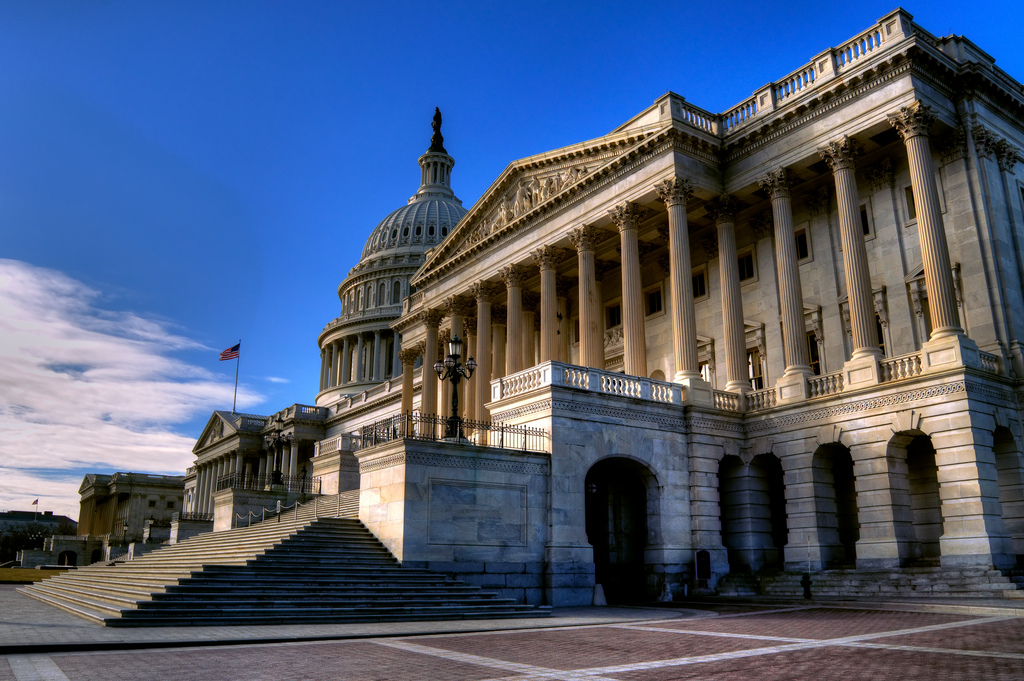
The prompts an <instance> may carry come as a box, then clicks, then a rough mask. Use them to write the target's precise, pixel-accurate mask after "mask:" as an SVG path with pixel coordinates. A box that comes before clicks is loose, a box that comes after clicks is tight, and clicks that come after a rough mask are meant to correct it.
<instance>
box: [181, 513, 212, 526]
mask: <svg viewBox="0 0 1024 681" xmlns="http://www.w3.org/2000/svg"><path fill="white" fill-rule="evenodd" d="M171 520H172V521H174V520H197V521H200V522H204V523H212V522H213V514H212V513H196V512H195V511H181V512H179V513H175V514H173V515H172V516H171Z"/></svg>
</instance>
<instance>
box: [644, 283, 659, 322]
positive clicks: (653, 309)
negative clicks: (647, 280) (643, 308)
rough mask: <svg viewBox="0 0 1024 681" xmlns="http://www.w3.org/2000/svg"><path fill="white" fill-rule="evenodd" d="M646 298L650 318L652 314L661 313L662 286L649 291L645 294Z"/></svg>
mask: <svg viewBox="0 0 1024 681" xmlns="http://www.w3.org/2000/svg"><path fill="white" fill-rule="evenodd" d="M645 298H646V299H647V316H648V317H649V316H651V315H652V314H657V313H659V312H661V310H662V306H661V286H659V287H658V288H656V289H653V290H651V291H647V292H646V294H645Z"/></svg>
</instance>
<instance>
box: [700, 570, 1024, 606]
mask: <svg viewBox="0 0 1024 681" xmlns="http://www.w3.org/2000/svg"><path fill="white" fill-rule="evenodd" d="M802 577H803V573H800V572H774V573H771V572H765V573H759V574H757V575H752V574H749V573H737V574H735V575H734V574H730V575H727V576H726V577H724V578H722V580H720V581H719V583H718V588H717V592H718V595H720V596H767V597H770V598H803V595H804V588H803V585H802V584H801V582H800V580H801V578H802ZM811 595H812V597H814V598H865V597H883V598H884V597H893V598H906V597H923V598H956V597H963V598H1013V599H1017V598H1024V573H1021V574H1017V572H1016V571H1001V570H996V569H994V568H991V567H963V568H942V567H905V568H899V569H897V570H879V571H872V572H867V571H863V570H853V569H843V570H824V571H822V572H815V573H812V574H811Z"/></svg>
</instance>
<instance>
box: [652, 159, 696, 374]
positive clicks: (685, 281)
mask: <svg viewBox="0 0 1024 681" xmlns="http://www.w3.org/2000/svg"><path fill="white" fill-rule="evenodd" d="M655 189H656V190H657V191H658V197H659V198H660V199H661V200H662V201H664V202H665V207H666V208H667V210H668V249H669V280H670V283H669V286H670V288H671V296H672V349H673V353H674V358H675V365H676V376H675V380H676V382H682V381H683V380H684V379H688V378H700V369H699V368H698V363H697V324H696V322H695V321H694V316H693V266H692V265H691V264H690V234H689V227H688V226H687V224H686V202H687V201H688V200H689V199H690V196H691V195H692V194H693V187H692V185H691V184H690V181H689V180H686V179H683V178H681V177H673V178H671V179H668V180H665V181H664V182H661V183H659V184H658V185H657V186H656V187H655Z"/></svg>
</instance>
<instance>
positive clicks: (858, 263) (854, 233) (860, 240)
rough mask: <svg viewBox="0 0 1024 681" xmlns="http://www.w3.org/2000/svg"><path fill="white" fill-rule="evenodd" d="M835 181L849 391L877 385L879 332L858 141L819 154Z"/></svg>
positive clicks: (841, 142) (844, 140) (849, 140)
mask: <svg viewBox="0 0 1024 681" xmlns="http://www.w3.org/2000/svg"><path fill="white" fill-rule="evenodd" d="M819 153H820V154H821V157H822V158H823V159H825V161H826V162H827V163H828V165H829V167H830V168H832V174H833V175H834V177H835V181H836V201H837V203H838V210H839V236H840V241H841V243H842V248H843V271H844V272H845V273H846V293H847V296H848V297H849V302H850V329H851V331H852V335H853V356H852V357H851V358H850V361H849V362H847V363H846V366H844V367H843V374H844V377H843V378H844V382H845V383H846V386H847V387H850V386H852V385H858V384H872V383H878V380H879V374H878V359H879V357H880V355H881V354H882V353H881V350H879V348H878V330H877V327H876V326H875V308H874V301H873V300H872V297H871V273H870V272H869V270H868V252H867V247H866V246H865V245H864V230H863V227H862V226H861V223H860V200H859V199H858V197H857V179H856V177H855V165H856V157H857V155H858V154H859V153H860V149H859V145H858V143H857V140H855V139H853V138H851V137H847V136H843V137H842V138H841V139H839V140H836V141H834V142H829V143H828V146H826V147H825V148H823V149H820V150H819Z"/></svg>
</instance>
